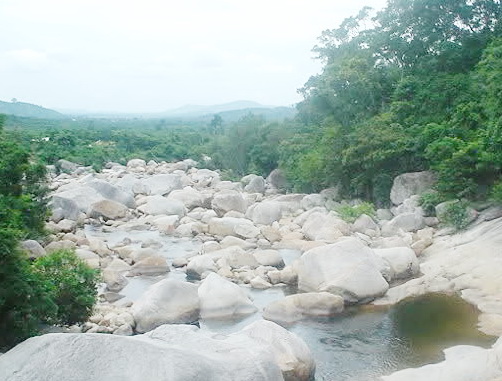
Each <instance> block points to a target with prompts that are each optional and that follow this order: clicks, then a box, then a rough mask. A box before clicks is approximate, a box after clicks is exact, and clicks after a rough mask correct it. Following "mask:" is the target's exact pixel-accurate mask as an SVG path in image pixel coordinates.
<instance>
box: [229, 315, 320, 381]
mask: <svg viewBox="0 0 502 381" xmlns="http://www.w3.org/2000/svg"><path fill="white" fill-rule="evenodd" d="M239 333H242V334H244V335H247V336H249V337H250V338H252V339H253V340H255V341H258V342H259V343H261V344H263V345H264V346H266V347H267V348H269V349H270V350H271V352H272V353H273V358H274V359H275V362H276V363H277V364H278V365H279V367H280V368H281V371H282V376H283V377H284V380H285V381H310V380H313V379H314V375H315V362H314V359H313V357H312V354H311V352H310V349H309V348H308V346H307V345H306V344H305V342H304V341H303V340H302V339H301V338H299V337H298V336H297V335H295V334H294V333H292V332H289V331H288V330H286V329H284V328H282V327H281V326H279V325H277V324H274V323H272V322H269V321H264V320H261V321H256V322H254V323H252V324H250V325H248V326H247V327H245V328H244V329H243V330H242V331H240V332H237V335H238V334H239Z"/></svg>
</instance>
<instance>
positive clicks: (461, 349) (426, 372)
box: [381, 339, 502, 381]
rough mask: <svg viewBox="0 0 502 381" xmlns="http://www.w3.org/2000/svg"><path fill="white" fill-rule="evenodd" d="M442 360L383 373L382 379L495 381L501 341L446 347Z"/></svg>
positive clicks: (500, 368) (500, 369)
mask: <svg viewBox="0 0 502 381" xmlns="http://www.w3.org/2000/svg"><path fill="white" fill-rule="evenodd" d="M443 352H444V356H445V360H444V361H442V362H440V363H437V364H429V365H425V366H422V367H420V368H415V369H404V370H400V371H398V372H395V373H393V374H391V375H390V376H384V377H382V378H381V379H382V380H383V381H422V380H428V381H492V380H493V381H495V380H496V379H497V380H498V379H499V378H497V377H502V362H501V361H500V358H501V357H502V341H501V339H499V340H497V342H496V343H495V344H494V345H493V347H492V348H488V349H485V348H480V347H475V346H471V345H458V346H455V347H451V348H448V349H445V350H444V351H443Z"/></svg>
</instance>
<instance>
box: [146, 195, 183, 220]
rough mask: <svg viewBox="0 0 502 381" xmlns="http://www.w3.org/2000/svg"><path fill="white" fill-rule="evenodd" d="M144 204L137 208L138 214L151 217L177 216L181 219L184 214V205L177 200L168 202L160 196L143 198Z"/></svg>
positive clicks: (168, 200)
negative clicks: (161, 215) (141, 213)
mask: <svg viewBox="0 0 502 381" xmlns="http://www.w3.org/2000/svg"><path fill="white" fill-rule="evenodd" d="M145 201H146V202H145V203H144V204H143V205H140V206H139V207H138V210H139V211H140V212H143V213H145V214H151V215H160V214H167V215H177V216H180V217H183V216H184V215H185V214H186V209H185V205H184V204H183V203H182V202H181V201H179V200H172V199H171V200H170V199H167V198H165V197H163V196H160V195H155V196H147V197H145Z"/></svg>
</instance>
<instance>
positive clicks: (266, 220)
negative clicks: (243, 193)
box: [246, 201, 282, 225]
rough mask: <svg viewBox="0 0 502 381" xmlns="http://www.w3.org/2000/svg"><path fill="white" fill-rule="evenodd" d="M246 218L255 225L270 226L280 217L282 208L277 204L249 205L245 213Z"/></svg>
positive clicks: (270, 202) (261, 203)
mask: <svg viewBox="0 0 502 381" xmlns="http://www.w3.org/2000/svg"><path fill="white" fill-rule="evenodd" d="M246 217H247V218H249V219H251V220H253V222H254V223H255V224H261V225H270V224H272V222H274V221H279V220H280V219H281V217H282V208H281V205H280V203H279V202H276V201H264V202H259V203H256V204H253V205H251V206H250V207H249V208H248V210H247V211H246Z"/></svg>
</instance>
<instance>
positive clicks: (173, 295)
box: [131, 279, 199, 333]
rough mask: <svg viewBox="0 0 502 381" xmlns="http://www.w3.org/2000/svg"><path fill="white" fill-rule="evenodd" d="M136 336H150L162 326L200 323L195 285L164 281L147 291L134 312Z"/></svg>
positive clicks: (134, 308) (133, 309)
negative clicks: (149, 333)
mask: <svg viewBox="0 0 502 381" xmlns="http://www.w3.org/2000/svg"><path fill="white" fill-rule="evenodd" d="M131 313H132V315H133V316H134V320H135V321H136V331H137V332H140V333H142V332H147V331H151V330H152V329H154V328H156V327H158V326H160V325H162V324H182V323H192V322H194V321H197V319H198V317H199V297H198V295H197V286H196V285H195V284H192V283H189V282H184V281H180V280H175V279H163V280H161V281H160V282H157V283H155V284H153V285H152V286H150V287H148V289H147V290H146V291H145V293H144V294H143V296H142V297H141V298H140V299H139V300H138V301H136V302H135V303H134V304H133V306H132V309H131Z"/></svg>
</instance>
